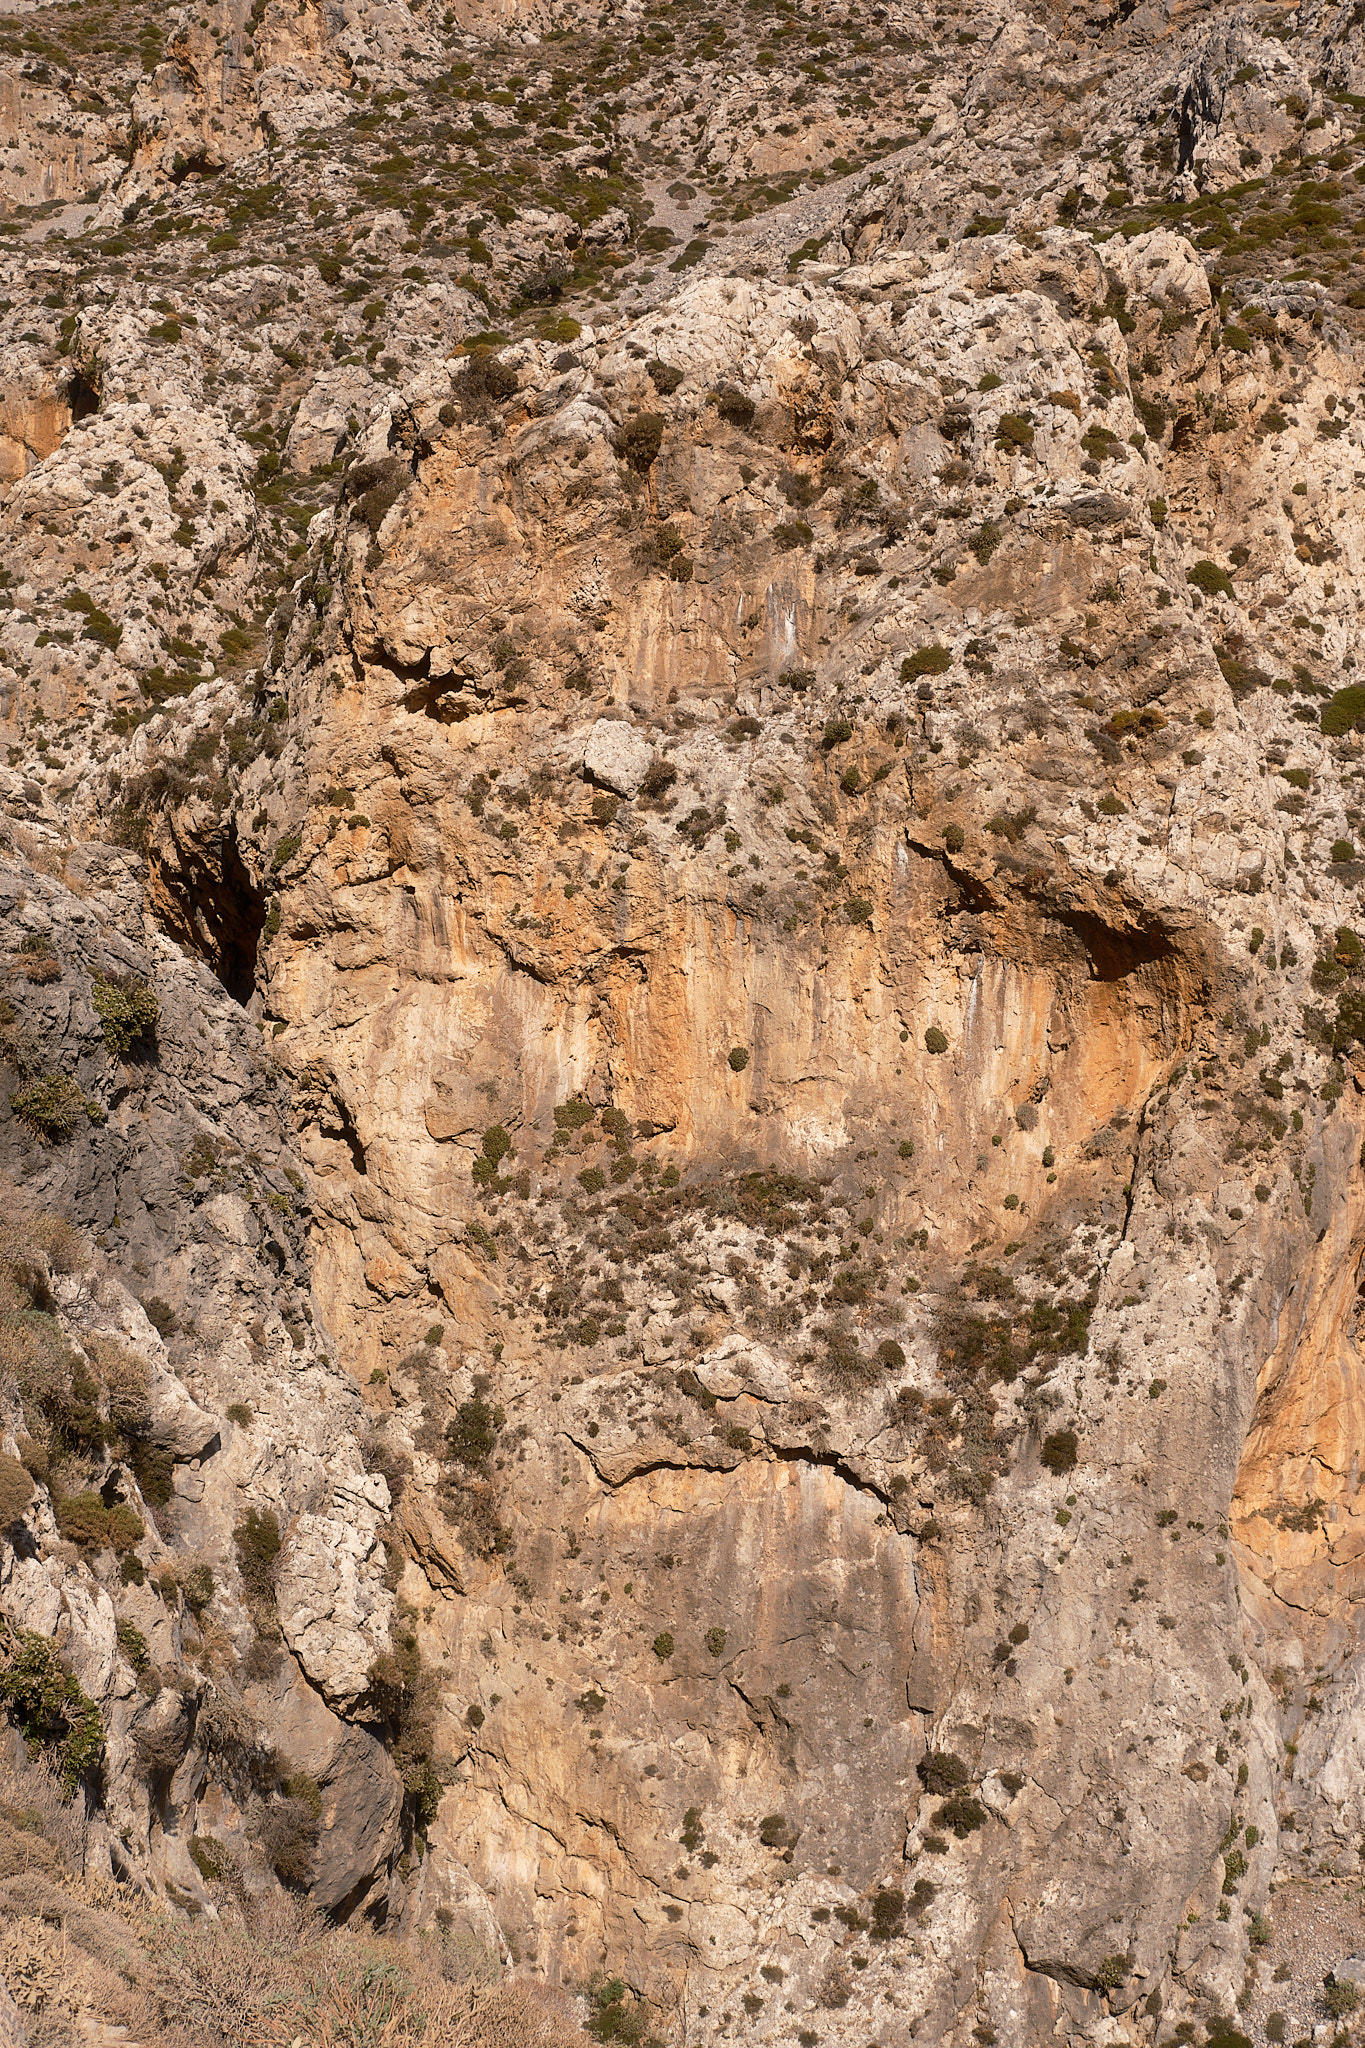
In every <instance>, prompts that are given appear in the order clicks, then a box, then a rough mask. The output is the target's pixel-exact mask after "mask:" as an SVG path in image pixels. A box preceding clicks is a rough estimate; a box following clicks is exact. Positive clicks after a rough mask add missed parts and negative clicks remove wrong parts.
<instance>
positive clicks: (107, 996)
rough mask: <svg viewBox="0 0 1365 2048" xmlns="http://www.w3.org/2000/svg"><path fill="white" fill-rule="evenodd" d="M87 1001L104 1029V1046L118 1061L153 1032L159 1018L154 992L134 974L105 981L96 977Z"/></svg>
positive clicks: (115, 976)
mask: <svg viewBox="0 0 1365 2048" xmlns="http://www.w3.org/2000/svg"><path fill="white" fill-rule="evenodd" d="M90 1000H91V1002H92V1003H93V1004H94V1007H95V1014H96V1016H97V1017H98V1018H99V1020H100V1022H101V1024H102V1025H103V1026H104V1042H105V1044H106V1045H107V1046H108V1048H109V1050H110V1052H112V1053H117V1054H118V1055H119V1057H120V1058H122V1056H123V1055H124V1054H125V1053H128V1052H131V1051H132V1048H133V1047H134V1046H135V1045H136V1044H137V1042H138V1040H139V1039H146V1038H150V1037H151V1036H152V1034H153V1033H154V1032H155V1030H156V1023H157V1018H158V1016H159V1015H160V1010H159V1007H158V1004H157V1000H156V992H155V990H154V989H152V988H151V987H150V986H149V984H148V983H147V982H145V981H141V980H139V978H138V977H137V975H135V974H122V975H114V976H113V977H112V978H111V979H110V980H108V981H105V980H103V979H102V978H100V977H99V976H97V977H96V979H95V983H94V986H93V987H92V989H91V991H90Z"/></svg>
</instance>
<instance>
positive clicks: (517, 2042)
mask: <svg viewBox="0 0 1365 2048" xmlns="http://www.w3.org/2000/svg"><path fill="white" fill-rule="evenodd" d="M247 1911H248V1913H249V1921H248V1923H247V1924H245V1925H242V1924H230V1923H229V1922H227V1921H224V1920H219V1921H216V1922H214V1921H203V1920H201V1921H196V1922H194V1923H193V1924H192V1925H185V1924H178V1925H175V1926H173V1927H171V1928H169V1929H168V1928H167V1927H166V1923H165V1921H164V1919H163V1920H159V1921H158V1922H157V1924H156V1930H155V1948H156V1956H157V1985H156V1991H155V1996H154V2001H153V2003H154V2006H155V2019H154V2021H153V2022H152V2023H150V2024H147V2025H145V2026H144V2029H143V2032H142V2033H141V2035H140V2038H141V2040H142V2041H143V2042H144V2044H145V2048H191V2044H193V2048H228V2044H231V2048H242V2044H244V2043H248V2042H249V2043H251V2044H253V2048H289V2044H291V2043H293V2042H294V2041H296V2040H298V2039H299V2038H300V2037H302V2039H303V2040H305V2041H306V2042H307V2043H308V2048H356V2044H360V2043H372V2044H374V2048H415V2044H416V2043H418V2042H421V2044H422V2048H588V2044H587V2037H586V2036H585V2035H584V2034H583V2033H582V2032H580V2030H579V2029H578V2027H577V2026H576V2025H575V2023H574V2020H573V2015H572V2008H571V2006H570V2003H569V2001H568V1999H566V1998H565V1997H564V1995H563V1994H562V1993H560V1992H555V1991H550V1990H546V1989H544V1988H542V1987H541V1986H539V1985H532V1984H522V1983H503V1984H492V1985H490V1984H489V1983H488V1982H487V1981H481V1980H480V1979H478V1978H475V1977H471V1978H469V1979H467V1980H466V1981H465V1982H464V1983H461V1984H452V1983H450V1982H449V1981H448V1980H447V1977H446V1974H445V1968H444V1967H443V1958H444V1957H445V1950H446V1946H447V1945H445V1944H443V1943H442V1942H441V1941H440V1940H439V1939H438V1938H437V1937H435V1936H427V1937H424V1938H423V1939H421V1940H420V1941H418V1942H416V1943H411V1944H408V1945H407V1946H400V1945H399V1944H397V1943H395V1942H390V1941H386V1940H383V1939H382V1938H377V1937H366V1936H362V1935H356V1934H354V1933H351V1932H350V1931H348V1930H346V1929H339V1930H334V1931H331V1932H329V1931H327V1930H326V1928H325V1927H324V1925H323V1922H322V1921H321V1919H320V1918H319V1917H318V1915H317V1914H315V1913H314V1912H313V1911H312V1910H311V1909H310V1908H308V1907H307V1906H306V1905H304V1904H303V1903H301V1902H295V1901H292V1900H289V1899H285V1898H282V1897H281V1896H280V1895H278V1894H276V1895H274V1896H273V1897H270V1898H267V1899H264V1900H261V1901H260V1902H258V1903H253V1904H251V1905H250V1906H249V1907H248V1908H247ZM150 1932H151V1929H150V1923H149V1933H150Z"/></svg>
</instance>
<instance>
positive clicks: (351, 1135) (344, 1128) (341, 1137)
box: [318, 1095, 368, 1177]
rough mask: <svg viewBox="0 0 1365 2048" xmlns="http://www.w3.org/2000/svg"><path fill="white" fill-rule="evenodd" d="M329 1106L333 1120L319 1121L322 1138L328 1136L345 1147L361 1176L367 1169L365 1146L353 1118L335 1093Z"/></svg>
mask: <svg viewBox="0 0 1365 2048" xmlns="http://www.w3.org/2000/svg"><path fill="white" fill-rule="evenodd" d="M331 1108H332V1113H333V1116H334V1117H335V1122H330V1121H322V1122H319V1125H318V1129H319V1130H320V1132H321V1133H322V1135H323V1137H324V1138H330V1139H331V1140H332V1141H333V1143H334V1144H340V1145H344V1146H345V1147H346V1149H347V1151H348V1152H349V1153H350V1155H351V1164H352V1166H354V1168H355V1170H356V1172H357V1173H358V1174H360V1175H361V1176H362V1177H363V1176H364V1175H365V1173H366V1172H367V1171H368V1169H367V1167H366V1165H365V1147H364V1146H363V1145H362V1143H361V1142H360V1133H359V1131H358V1130H357V1129H356V1127H355V1119H354V1118H353V1117H352V1115H351V1112H350V1110H349V1109H348V1108H347V1107H346V1104H345V1103H344V1102H342V1101H341V1100H340V1098H339V1097H337V1096H335V1095H334V1096H333V1097H332V1099H331Z"/></svg>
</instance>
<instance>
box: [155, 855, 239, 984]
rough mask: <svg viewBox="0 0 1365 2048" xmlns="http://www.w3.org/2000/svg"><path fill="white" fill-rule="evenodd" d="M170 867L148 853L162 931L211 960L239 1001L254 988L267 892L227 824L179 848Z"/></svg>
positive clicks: (213, 966)
mask: <svg viewBox="0 0 1365 2048" xmlns="http://www.w3.org/2000/svg"><path fill="white" fill-rule="evenodd" d="M175 851H176V853H177V854H178V855H179V856H180V858H179V859H178V860H177V861H175V862H172V861H171V860H169V859H167V858H166V857H165V856H164V855H163V854H162V853H161V852H160V851H158V850H157V849H156V848H155V847H153V848H150V849H149V851H148V864H149V868H150V883H149V895H150V898H151V903H152V908H153V910H154V912H155V914H156V916H157V919H158V922H159V923H160V925H161V927H162V929H163V930H164V931H165V932H166V933H167V934H168V936H169V937H171V938H173V939H175V940H176V941H177V942H178V943H179V944H180V945H182V946H184V947H185V949H186V951H187V952H190V953H196V954H198V956H199V958H200V959H202V960H205V961H207V963H208V965H209V966H210V967H211V968H212V970H213V972H214V973H215V974H216V975H217V977H218V979H219V981H220V982H221V983H222V984H223V987H224V988H225V989H226V990H227V992H228V994H229V995H230V996H231V997H232V998H233V1000H234V1001H235V1002H238V1003H246V1002H249V1001H250V999H251V997H252V995H253V994H254V993H255V988H256V951H257V948H258V946H259V944H260V939H261V933H262V931H263V929H264V927H265V914H266V911H265V891H264V890H263V889H261V888H258V887H257V885H256V884H255V883H254V882H253V881H252V879H251V875H250V873H249V872H248V870H247V867H246V863H245V862H244V861H243V859H242V855H241V850H240V848H239V846H238V844H237V832H236V827H235V826H234V825H233V823H232V821H231V820H227V821H225V822H224V823H223V824H222V825H221V826H220V827H219V828H218V829H217V830H216V831H215V832H214V833H213V835H212V836H211V838H209V839H207V840H205V841H204V842H202V843H191V844H189V845H184V844H181V843H179V842H177V843H176V846H175Z"/></svg>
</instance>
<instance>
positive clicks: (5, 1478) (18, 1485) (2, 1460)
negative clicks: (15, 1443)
mask: <svg viewBox="0 0 1365 2048" xmlns="http://www.w3.org/2000/svg"><path fill="white" fill-rule="evenodd" d="M32 1498H33V1481H32V1480H31V1479H30V1478H29V1475H28V1473H27V1472H26V1471H25V1470H24V1468H23V1466H22V1465H21V1464H20V1463H19V1460H18V1459H17V1458H11V1457H7V1456H6V1455H5V1453H4V1452H3V1451H0V1529H8V1528H9V1527H10V1526H11V1525H12V1524H13V1523H15V1522H17V1521H18V1519H19V1517H20V1515H22V1514H23V1512H24V1509H25V1508H26V1507H27V1506H28V1504H29V1502H30V1501H31V1500H32Z"/></svg>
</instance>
